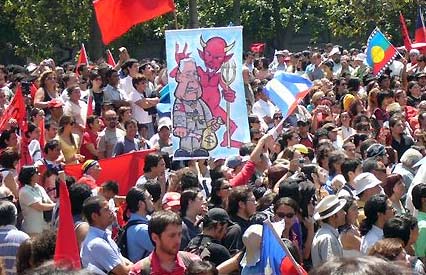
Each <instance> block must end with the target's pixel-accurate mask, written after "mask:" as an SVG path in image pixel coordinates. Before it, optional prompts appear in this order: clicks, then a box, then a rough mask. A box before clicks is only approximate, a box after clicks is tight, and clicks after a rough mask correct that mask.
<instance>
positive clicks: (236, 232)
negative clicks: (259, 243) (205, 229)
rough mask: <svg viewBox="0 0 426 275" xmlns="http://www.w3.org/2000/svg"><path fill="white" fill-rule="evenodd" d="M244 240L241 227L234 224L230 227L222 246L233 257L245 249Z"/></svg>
mask: <svg viewBox="0 0 426 275" xmlns="http://www.w3.org/2000/svg"><path fill="white" fill-rule="evenodd" d="M242 238H243V234H242V233H241V227H240V226H239V225H238V224H233V225H231V226H228V230H227V231H226V234H225V237H224V238H223V240H222V244H223V245H224V246H225V247H226V248H227V249H228V251H229V252H230V253H231V255H235V254H237V253H238V252H239V251H240V250H241V249H242V248H243V247H244V245H243V242H242Z"/></svg>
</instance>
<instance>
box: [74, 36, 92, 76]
mask: <svg viewBox="0 0 426 275" xmlns="http://www.w3.org/2000/svg"><path fill="white" fill-rule="evenodd" d="M80 64H86V65H87V66H89V59H88V58H87V53H86V48H85V47H84V44H83V43H82V44H81V49H80V54H79V55H78V61H77V65H76V66H75V73H76V74H78V67H79V66H80Z"/></svg>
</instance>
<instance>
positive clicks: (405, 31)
mask: <svg viewBox="0 0 426 275" xmlns="http://www.w3.org/2000/svg"><path fill="white" fill-rule="evenodd" d="M399 22H400V23H401V33H402V39H403V40H404V46H405V49H406V50H407V51H410V50H411V40H410V35H409V33H408V29H407V25H406V24H405V18H404V16H403V15H402V12H399Z"/></svg>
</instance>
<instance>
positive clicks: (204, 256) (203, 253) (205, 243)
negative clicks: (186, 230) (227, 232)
mask: <svg viewBox="0 0 426 275" xmlns="http://www.w3.org/2000/svg"><path fill="white" fill-rule="evenodd" d="M211 243H212V240H211V238H210V237H208V236H200V238H199V240H198V242H190V243H189V244H188V246H187V247H186V248H185V251H186V252H190V253H192V254H195V255H198V256H200V258H201V260H203V261H204V260H206V261H208V260H209V259H210V251H209V246H210V244H211Z"/></svg>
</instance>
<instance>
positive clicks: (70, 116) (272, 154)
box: [0, 44, 426, 274]
mask: <svg viewBox="0 0 426 275" xmlns="http://www.w3.org/2000/svg"><path fill="white" fill-rule="evenodd" d="M364 50H365V49H350V50H345V49H343V48H342V47H340V46H335V45H331V44H327V45H325V47H324V48H323V49H322V48H313V49H309V50H305V51H302V52H293V53H292V52H290V51H288V50H280V51H277V52H276V53H275V55H274V56H273V58H268V57H264V56H262V55H261V54H259V53H253V52H246V53H245V54H244V63H243V64H242V68H243V69H242V73H243V80H244V91H245V97H246V102H247V111H248V114H249V115H248V122H249V129H247V131H250V142H249V143H244V144H243V145H242V146H241V147H240V148H239V154H238V155H230V156H228V157H226V158H209V159H203V160H187V161H176V160H173V152H172V136H173V134H174V132H173V126H172V120H171V119H170V117H169V115H170V114H164V113H160V112H158V111H157V109H156V106H157V105H158V104H159V102H160V91H161V89H162V88H163V87H164V86H165V85H167V69H166V66H165V64H164V63H163V62H161V61H160V60H151V59H145V60H141V61H139V60H137V59H134V58H131V57H130V54H129V53H128V52H127V50H126V49H125V48H120V53H119V62H118V63H117V65H116V66H115V67H112V66H109V65H107V64H106V63H104V62H100V63H96V64H95V63H93V64H80V65H79V66H75V65H74V64H73V63H68V62H67V63H64V64H61V66H58V65H57V64H55V62H54V61H53V60H52V59H46V60H43V61H42V62H41V63H40V64H39V65H35V64H32V63H31V64H28V65H27V66H25V67H22V66H18V65H7V66H3V65H1V66H0V112H1V113H3V112H5V111H6V110H7V107H8V105H9V103H10V101H11V100H12V98H13V97H14V94H15V92H16V89H17V87H18V86H20V87H21V88H22V92H23V94H24V96H25V104H26V110H27V113H26V115H27V120H28V126H27V129H20V128H19V127H18V124H17V121H15V120H14V119H11V120H9V121H8V123H7V126H6V128H5V129H4V130H3V131H2V133H1V135H0V149H1V151H0V166H1V168H0V175H1V183H0V259H2V268H1V269H0V274H3V273H4V274H48V273H49V274H52V273H53V274H265V270H264V269H262V267H261V266H260V257H261V251H260V247H261V239H262V224H263V223H264V221H265V220H270V221H272V222H274V223H281V224H283V229H282V230H281V231H280V232H279V235H280V236H281V237H282V240H283V242H284V244H285V245H286V247H287V248H288V250H289V251H290V253H291V254H292V256H293V258H294V259H295V261H296V262H297V263H298V264H299V265H300V266H301V267H303V269H305V270H306V271H308V272H310V274H337V273H334V272H336V270H343V271H342V272H346V273H348V274H349V273H352V272H354V271H355V270H364V271H365V272H364V273H362V274H385V272H386V273H387V274H401V272H407V273H410V272H411V273H414V274H425V267H424V262H425V260H426V165H425V164H423V162H422V161H421V160H422V159H423V157H424V156H426V55H423V54H422V53H420V52H419V51H418V50H415V49H413V50H411V51H409V52H406V53H402V55H401V56H398V57H397V58H396V59H395V60H394V61H393V62H392V63H391V64H390V66H389V67H388V68H387V70H386V71H385V72H384V73H383V74H381V75H380V76H378V77H375V76H373V75H372V73H371V69H370V68H369V67H368V66H367V65H366V63H365V59H366V56H365V54H364V53H363V52H364ZM403 56H405V57H403ZM277 71H285V72H288V73H294V74H298V75H301V76H304V77H306V78H308V79H310V80H311V81H312V82H313V87H312V88H311V89H310V91H309V94H308V95H307V96H306V97H305V98H304V100H303V102H301V103H300V104H299V105H298V106H297V107H296V109H295V110H294V112H292V113H291V114H289V115H288V116H287V114H285V113H284V114H283V113H282V112H281V110H279V109H278V108H277V107H276V106H275V105H274V103H273V102H271V101H270V100H269V99H268V96H267V94H266V93H265V91H264V87H265V85H266V84H267V83H268V81H269V80H271V79H272V78H273V76H274V73H276V72H277ZM237 96H238V95H237ZM92 99H93V101H92ZM88 108H92V110H89V112H88ZM88 113H90V115H87V114H88ZM284 116H286V117H284ZM283 119H285V120H284V122H283V123H280V122H281V121H282V120H283ZM271 129H274V130H273V131H271ZM23 148H24V149H25V150H26V152H27V153H26V154H24V153H23V150H24V149H23ZM144 149H155V150H156V151H155V152H153V153H149V154H147V155H146V157H145V166H144V168H143V172H144V173H143V175H142V176H141V177H140V178H139V179H138V180H137V181H136V182H134V184H133V185H134V187H133V188H131V189H130V190H129V191H128V193H127V194H126V196H120V195H119V186H120V182H115V181H106V182H98V181H97V179H99V177H100V175H101V173H102V166H101V164H100V162H98V160H101V159H106V158H113V157H116V156H119V155H122V154H126V153H131V152H134V151H140V150H144ZM25 155H27V159H26V160H25V162H24V163H22V158H23V157H24V156H25ZM75 163H81V164H82V172H83V176H82V177H81V178H73V177H69V176H68V175H66V174H65V173H64V171H63V169H64V166H65V165H67V164H75ZM425 163H426V162H425ZM21 164H23V165H21ZM117 173H119V171H117ZM61 180H63V181H65V182H66V184H67V187H68V191H69V197H70V201H71V208H72V215H73V219H74V224H75V233H76V236H77V242H78V247H79V249H80V256H81V263H82V267H83V268H84V269H82V270H80V271H69V270H62V269H58V268H56V267H54V265H53V264H52V259H53V255H54V251H55V243H56V228H57V226H58V222H59V221H58V208H59V204H58V197H59V195H58V188H59V182H60V181H61ZM367 256H374V257H367ZM55 272H56V273H55ZM61 272H62V273H61ZM296 272H297V271H296V270H293V269H291V268H289V267H288V266H286V265H282V266H281V273H282V274H297V273H296ZM346 273H339V274H346ZM411 273H410V274H411ZM360 274H361V273H360Z"/></svg>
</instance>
